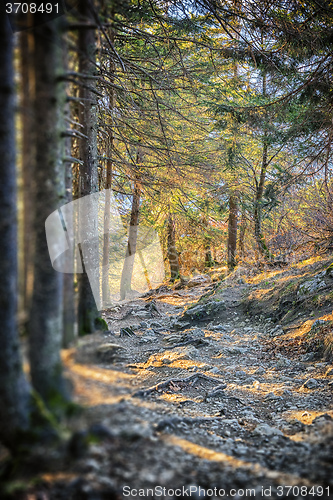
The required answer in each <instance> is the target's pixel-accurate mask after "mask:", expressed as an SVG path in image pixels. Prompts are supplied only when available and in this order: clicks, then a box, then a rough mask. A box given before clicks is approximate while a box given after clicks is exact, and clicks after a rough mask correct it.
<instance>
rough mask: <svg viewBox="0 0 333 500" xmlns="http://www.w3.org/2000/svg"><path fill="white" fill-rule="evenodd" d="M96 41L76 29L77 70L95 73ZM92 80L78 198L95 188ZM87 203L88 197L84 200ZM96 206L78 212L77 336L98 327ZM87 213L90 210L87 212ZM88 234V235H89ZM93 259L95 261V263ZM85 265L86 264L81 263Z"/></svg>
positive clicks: (84, 92)
mask: <svg viewBox="0 0 333 500" xmlns="http://www.w3.org/2000/svg"><path fill="white" fill-rule="evenodd" d="M78 7H79V10H80V14H81V16H82V18H83V19H85V20H86V21H87V22H88V21H92V22H94V17H93V13H92V11H91V6H90V2H89V0H81V1H80V3H79V5H78ZM95 61H96V42H95V31H94V30H92V29H81V30H79V73H81V74H84V75H87V76H88V77H89V76H94V75H95V71H96V66H95ZM94 82H95V80H93V79H89V78H88V79H86V78H84V79H83V82H82V84H81V86H80V92H79V95H80V97H81V98H82V104H81V105H80V112H79V116H80V123H81V125H83V127H82V128H81V132H82V133H83V134H84V135H85V136H86V137H87V139H81V140H80V158H81V160H82V162H83V165H82V166H80V174H79V175H80V180H79V184H80V185H79V193H80V197H83V196H87V195H89V194H92V193H96V192H97V191H98V164H97V110H96V108H97V102H96V95H95V93H94V88H95V83H94ZM85 203H87V204H89V199H87V200H86V201H85ZM96 210H97V208H96V207H95V206H94V204H93V203H91V208H90V209H89V210H87V211H86V213H88V214H89V220H88V221H87V220H83V217H82V214H81V215H80V214H79V233H80V235H81V237H82V234H83V233H84V232H85V228H86V227H88V232H90V235H91V238H90V241H88V240H87V241H86V242H85V245H86V251H87V253H89V254H90V257H91V262H90V267H94V269H87V271H88V274H89V276H88V274H87V272H83V273H82V274H79V275H78V284H79V311H78V323H79V325H78V327H79V335H85V334H87V333H93V332H94V331H95V330H96V329H98V325H99V320H100V315H99V312H98V310H97V307H96V302H95V299H94V296H93V292H92V281H93V286H94V289H96V290H99V271H98V266H97V267H96V264H97V260H98V258H99V256H98V228H97V227H96V224H97V213H96ZM89 212H90V213H89ZM88 236H89V235H88ZM95 261H96V262H95ZM84 264H85V265H86V264H87V263H84Z"/></svg>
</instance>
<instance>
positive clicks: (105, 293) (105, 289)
mask: <svg viewBox="0 0 333 500" xmlns="http://www.w3.org/2000/svg"><path fill="white" fill-rule="evenodd" d="M112 15H113V12H112ZM110 40H111V43H114V32H113V30H110ZM114 72H115V65H114V63H113V61H112V60H111V61H110V73H111V77H110V80H111V82H112V83H113V81H114ZM110 107H111V109H112V110H113V109H114V107H115V92H114V89H113V88H112V89H111V90H110ZM113 141H114V137H113V130H112V128H110V133H109V144H108V160H107V164H106V179H105V189H106V190H107V191H106V193H105V210H104V237H103V267H102V273H103V274H102V298H103V304H104V307H105V306H107V305H110V284H109V271H110V256H109V253H110V222H111V217H110V209H111V191H110V190H111V185H112V167H113V165H112V159H111V158H112V155H113Z"/></svg>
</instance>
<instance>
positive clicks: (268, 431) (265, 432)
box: [254, 424, 283, 436]
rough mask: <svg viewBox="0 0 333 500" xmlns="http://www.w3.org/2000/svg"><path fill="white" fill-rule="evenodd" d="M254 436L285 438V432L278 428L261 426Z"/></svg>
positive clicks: (266, 425) (258, 426)
mask: <svg viewBox="0 0 333 500" xmlns="http://www.w3.org/2000/svg"><path fill="white" fill-rule="evenodd" d="M254 434H256V435H258V436H283V432H282V431H280V429H277V428H276V427H271V426H270V425H268V424H259V425H257V427H256V428H255V430H254Z"/></svg>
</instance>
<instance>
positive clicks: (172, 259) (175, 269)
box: [167, 213, 180, 282]
mask: <svg viewBox="0 0 333 500" xmlns="http://www.w3.org/2000/svg"><path fill="white" fill-rule="evenodd" d="M167 231H168V237H167V253H168V260H169V264H170V278H171V281H172V282H173V281H175V280H176V279H177V278H179V276H180V272H179V257H178V252H177V249H176V231H175V223H174V220H173V217H172V215H171V214H170V213H169V215H168V226H167Z"/></svg>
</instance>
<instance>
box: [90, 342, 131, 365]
mask: <svg viewBox="0 0 333 500" xmlns="http://www.w3.org/2000/svg"><path fill="white" fill-rule="evenodd" d="M124 352H125V348H124V347H123V346H121V345H118V344H101V345H100V346H98V347H97V349H96V354H97V357H98V358H99V359H100V360H101V361H103V362H109V363H113V362H114V361H119V360H121V359H124Z"/></svg>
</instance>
